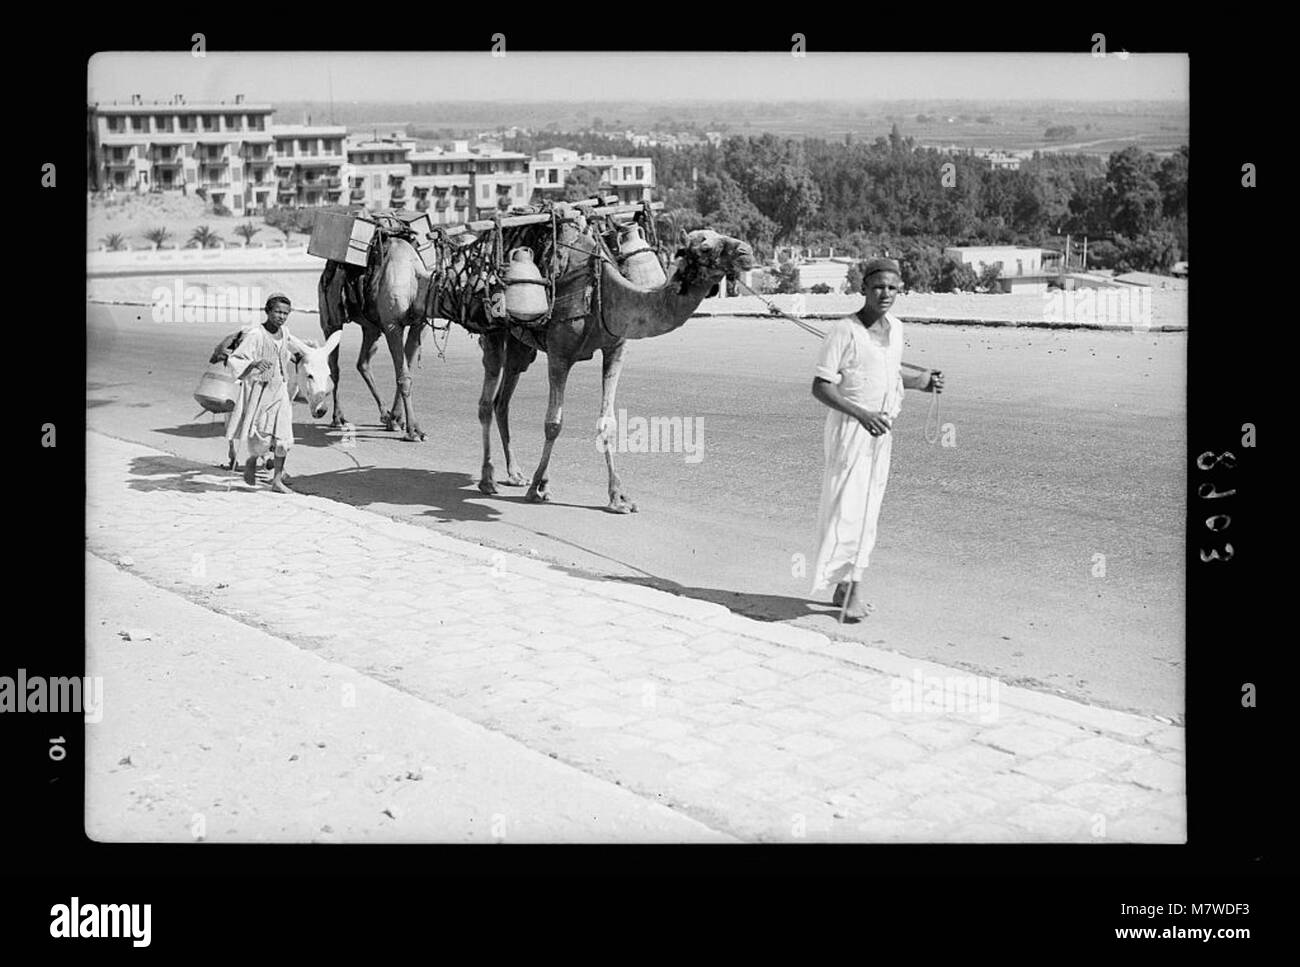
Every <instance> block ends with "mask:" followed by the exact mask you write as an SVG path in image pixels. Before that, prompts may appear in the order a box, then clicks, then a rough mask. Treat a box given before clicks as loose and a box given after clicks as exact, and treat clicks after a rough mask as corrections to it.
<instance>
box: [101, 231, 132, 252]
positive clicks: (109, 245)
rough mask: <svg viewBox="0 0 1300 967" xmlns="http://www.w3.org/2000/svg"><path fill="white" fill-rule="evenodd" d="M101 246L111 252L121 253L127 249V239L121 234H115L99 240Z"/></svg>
mask: <svg viewBox="0 0 1300 967" xmlns="http://www.w3.org/2000/svg"><path fill="white" fill-rule="evenodd" d="M99 244H100V245H102V246H104V248H106V249H108V251H110V252H120V251H122V249H124V248H126V237H125V236H124V235H123V234H122V233H121V232H113V233H112V234H111V235H106V236H105V237H104V238H101V239H100V240H99Z"/></svg>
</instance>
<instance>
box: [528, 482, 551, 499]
mask: <svg viewBox="0 0 1300 967" xmlns="http://www.w3.org/2000/svg"><path fill="white" fill-rule="evenodd" d="M546 483H547V482H546V481H545V480H543V481H542V482H541V483H540V484H536V483H535V484H533V485H532V486H531V487H529V488H528V493H527V494H525V495H524V500H526V501H528V502H529V503H530V504H544V503H546V502H547V501H548V500H550V499H551V492H550V490H548V489H547V486H546Z"/></svg>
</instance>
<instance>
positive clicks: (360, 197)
mask: <svg viewBox="0 0 1300 967" xmlns="http://www.w3.org/2000/svg"><path fill="white" fill-rule="evenodd" d="M348 197H349V198H351V199H352V200H353V201H365V200H366V190H365V189H364V188H353V189H352V192H351V194H349V196H348Z"/></svg>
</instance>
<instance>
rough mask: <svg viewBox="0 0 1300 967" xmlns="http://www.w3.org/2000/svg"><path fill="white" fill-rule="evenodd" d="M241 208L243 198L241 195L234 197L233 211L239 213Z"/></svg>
mask: <svg viewBox="0 0 1300 967" xmlns="http://www.w3.org/2000/svg"><path fill="white" fill-rule="evenodd" d="M243 207H244V196H243V195H236V196H235V211H239V210H241V209H242V208H243Z"/></svg>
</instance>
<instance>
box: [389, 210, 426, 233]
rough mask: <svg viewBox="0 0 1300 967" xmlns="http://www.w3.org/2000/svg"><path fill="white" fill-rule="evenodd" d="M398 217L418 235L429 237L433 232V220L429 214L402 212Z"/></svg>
mask: <svg viewBox="0 0 1300 967" xmlns="http://www.w3.org/2000/svg"><path fill="white" fill-rule="evenodd" d="M397 217H398V218H400V219H401V220H402V221H404V222H406V225H407V227H408V228H410V229H411V231H413V232H415V233H416V234H418V235H428V234H430V233H432V232H433V219H432V218H430V217H429V213H428V212H420V211H415V212H407V211H400V212H398V213H397Z"/></svg>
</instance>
